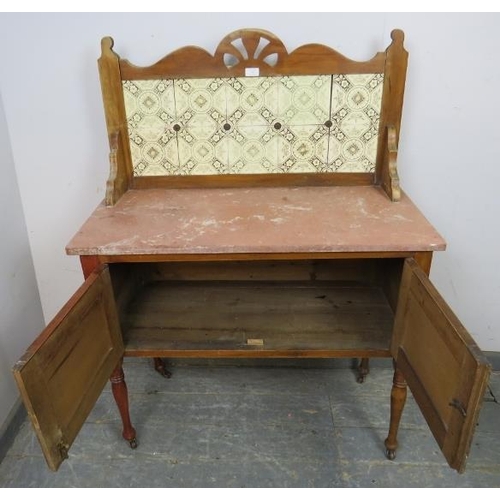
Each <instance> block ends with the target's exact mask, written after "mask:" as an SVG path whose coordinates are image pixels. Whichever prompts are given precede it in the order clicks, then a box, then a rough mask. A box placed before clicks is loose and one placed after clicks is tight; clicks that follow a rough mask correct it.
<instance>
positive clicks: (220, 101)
mask: <svg viewBox="0 0 500 500" xmlns="http://www.w3.org/2000/svg"><path fill="white" fill-rule="evenodd" d="M174 96H175V119H176V121H177V122H178V124H179V125H180V126H181V127H186V126H188V125H189V126H199V122H198V123H197V125H194V124H193V120H195V121H196V120H199V119H202V120H203V119H205V118H206V117H207V115H208V116H209V117H210V118H211V119H212V120H215V121H217V122H221V121H222V120H225V118H226V115H227V113H226V86H225V81H224V79H222V78H193V79H182V78H180V79H176V80H174Z"/></svg>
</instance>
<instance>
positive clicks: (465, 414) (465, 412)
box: [448, 398, 467, 418]
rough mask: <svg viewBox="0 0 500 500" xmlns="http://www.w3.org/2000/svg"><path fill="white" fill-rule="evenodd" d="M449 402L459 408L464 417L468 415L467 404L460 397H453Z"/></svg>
mask: <svg viewBox="0 0 500 500" xmlns="http://www.w3.org/2000/svg"><path fill="white" fill-rule="evenodd" d="M448 404H449V406H453V408H455V409H456V410H458V411H459V412H460V414H461V415H462V417H464V418H465V417H466V416H467V411H466V410H465V406H464V405H463V404H462V403H461V402H460V401H459V400H458V399H455V398H453V399H452V400H451V401H450V402H449V403H448Z"/></svg>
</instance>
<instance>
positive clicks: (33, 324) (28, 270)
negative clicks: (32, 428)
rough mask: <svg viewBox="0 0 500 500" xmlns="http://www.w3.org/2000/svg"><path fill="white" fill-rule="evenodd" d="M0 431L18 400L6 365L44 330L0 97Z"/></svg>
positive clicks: (10, 363)
mask: <svg viewBox="0 0 500 500" xmlns="http://www.w3.org/2000/svg"><path fill="white" fill-rule="evenodd" d="M0 169H1V181H0V234H1V244H0V429H2V425H3V424H4V422H5V420H6V419H7V417H8V415H9V413H10V411H11V409H12V408H13V406H14V404H15V403H16V401H17V399H18V398H19V393H18V391H17V388H16V385H15V382H14V378H13V376H12V373H11V368H12V367H13V366H14V363H15V362H16V361H17V360H18V359H19V357H20V356H21V355H22V353H23V352H24V350H25V349H26V347H27V346H28V345H29V344H30V343H31V340H32V338H33V336H34V335H36V334H37V333H38V332H40V330H41V329H42V328H43V316H42V307H41V304H40V297H39V295H38V288H37V285H36V279H35V270H34V268H33V260H32V258H31V252H30V247H29V242H28V233H27V231H26V224H25V222H24V215H23V209H22V205H21V197H20V196H19V189H18V187H17V179H16V172H15V169H14V162H13V160H12V154H11V149H10V141H9V134H8V130H7V123H6V121H5V114H4V109H3V104H2V98H1V95H0Z"/></svg>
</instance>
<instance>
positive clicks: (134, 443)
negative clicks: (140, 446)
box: [128, 438, 137, 450]
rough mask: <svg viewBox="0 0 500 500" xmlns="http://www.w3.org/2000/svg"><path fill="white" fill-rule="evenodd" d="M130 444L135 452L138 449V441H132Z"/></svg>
mask: <svg viewBox="0 0 500 500" xmlns="http://www.w3.org/2000/svg"><path fill="white" fill-rule="evenodd" d="M128 444H129V445H130V447H131V448H132V449H133V450H135V449H136V448H137V439H135V438H134V439H130V440H129V442H128Z"/></svg>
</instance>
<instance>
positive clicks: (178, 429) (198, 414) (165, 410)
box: [0, 360, 500, 487]
mask: <svg viewBox="0 0 500 500" xmlns="http://www.w3.org/2000/svg"><path fill="white" fill-rule="evenodd" d="M125 369H126V376H127V382H128V386H129V391H130V403H131V415H132V419H133V422H134V425H135V427H136V430H137V433H138V441H139V447H138V448H137V449H136V450H131V449H130V448H129V447H128V444H127V443H126V442H125V441H123V440H122V439H121V437H120V425H119V421H118V414H117V410H116V408H115V406H114V402H113V399H112V395H111V393H110V389H109V387H107V388H106V390H105V392H104V393H103V394H102V395H101V397H100V399H99V401H98V402H97V404H96V406H95V408H94V410H93V412H92V414H91V415H90V417H89V418H88V419H87V422H86V423H85V425H84V427H83V429H82V431H81V432H80V434H79V436H78V437H77V439H76V441H75V443H74V445H73V447H72V449H71V450H70V458H69V460H66V461H65V462H64V464H63V465H62V466H61V468H60V470H59V472H57V473H53V472H50V471H49V470H48V468H47V467H46V465H45V461H44V459H43V457H42V454H41V451H40V448H39V446H38V442H37V440H36V437H35V435H34V433H33V431H32V430H31V427H30V424H29V423H28V422H27V421H26V422H24V424H23V425H22V427H21V429H20V431H19V433H18V435H17V437H16V439H15V441H14V443H13V445H12V446H11V448H10V450H9V451H8V453H7V456H6V457H5V458H4V460H3V461H2V463H1V464H0V486H3V487H500V404H498V403H496V402H495V401H494V398H493V397H492V395H491V394H490V392H489V391H488V392H487V394H486V396H485V403H484V405H483V410H482V413H481V417H480V422H479V425H478V427H477V429H476V435H475V439H474V442H473V445H472V449H471V453H470V457H469V462H468V468H467V471H466V472H465V474H463V475H459V474H457V473H456V472H455V471H452V470H451V469H449V468H448V466H447V464H446V462H445V460H444V458H443V457H442V455H441V452H440V450H439V448H438V446H437V445H436V443H435V442H434V439H433V437H432V435H431V433H430V431H429V429H428V427H427V425H426V423H425V421H424V420H423V418H422V416H421V415H420V412H419V410H418V408H417V407H416V405H415V402H414V401H413V399H412V397H411V396H410V397H409V399H408V402H407V405H406V408H405V413H404V415H403V419H402V423H401V431H400V435H399V441H400V448H399V451H398V455H397V457H396V460H395V461H394V462H390V461H388V460H386V459H385V457H384V452H383V450H384V448H383V440H384V438H385V437H386V432H387V422H388V415H389V392H390V387H391V379H392V370H390V369H387V368H372V372H371V373H370V375H369V377H368V379H367V381H366V382H365V383H364V384H357V383H356V381H355V375H354V373H353V371H352V370H349V369H331V368H329V369H324V368H294V367H292V368H290V367H281V368H276V367H270V366H268V367H231V366H213V365H211V366H210V365H209V366H204V367H202V366H174V367H173V370H172V371H173V372H174V376H173V377H172V378H171V379H170V380H165V379H162V378H161V377H159V376H158V375H157V374H156V373H155V372H154V371H153V370H152V369H151V368H150V364H149V362H148V361H146V360H126V363H125ZM490 388H491V390H492V393H493V394H494V395H495V396H496V398H497V399H498V400H500V373H498V372H497V373H495V374H493V376H492V379H491V385H490Z"/></svg>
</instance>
